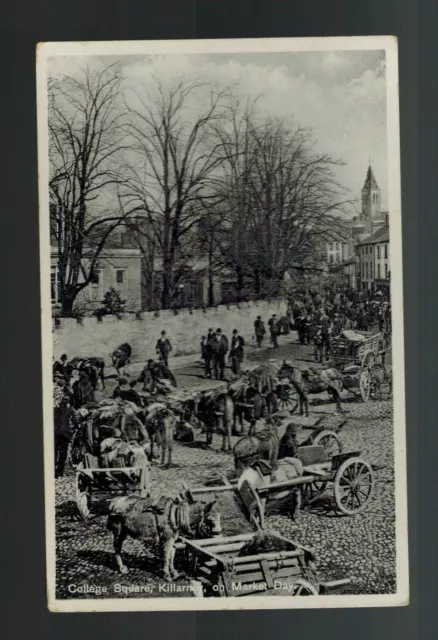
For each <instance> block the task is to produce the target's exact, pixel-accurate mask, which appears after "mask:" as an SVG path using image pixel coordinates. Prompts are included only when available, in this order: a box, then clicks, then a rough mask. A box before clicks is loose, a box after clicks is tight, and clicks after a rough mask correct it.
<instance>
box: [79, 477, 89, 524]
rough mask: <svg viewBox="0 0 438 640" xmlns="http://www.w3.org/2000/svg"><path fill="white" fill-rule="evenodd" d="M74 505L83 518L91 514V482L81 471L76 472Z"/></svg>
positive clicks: (85, 518)
mask: <svg viewBox="0 0 438 640" xmlns="http://www.w3.org/2000/svg"><path fill="white" fill-rule="evenodd" d="M76 505H77V507H78V511H79V513H80V514H81V516H82V518H83V519H84V520H88V518H89V517H90V515H91V510H90V506H91V484H90V480H89V478H87V477H86V476H84V474H83V473H80V472H79V473H77V474H76Z"/></svg>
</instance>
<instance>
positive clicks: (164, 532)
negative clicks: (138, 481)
mask: <svg viewBox="0 0 438 640" xmlns="http://www.w3.org/2000/svg"><path fill="white" fill-rule="evenodd" d="M107 529H108V530H109V531H111V532H112V533H113V536H114V540H113V542H114V551H115V554H116V562H117V566H118V569H119V571H120V572H121V573H127V572H128V568H127V567H126V565H125V564H124V563H123V560H122V555H121V554H122V546H123V542H124V540H125V539H126V537H128V536H130V537H131V538H135V539H139V540H141V541H142V542H143V544H145V546H155V547H156V546H158V547H159V549H160V552H161V556H162V560H163V574H164V578H165V579H166V580H175V579H176V578H177V577H178V575H179V574H178V573H177V571H176V570H175V567H174V559H175V542H176V540H177V538H178V536H185V537H188V538H195V539H198V538H210V537H212V536H216V535H220V534H221V533H222V526H221V513H220V510H219V507H218V505H217V500H213V502H210V503H208V504H207V503H206V502H195V501H194V500H193V498H192V497H191V495H190V494H189V492H186V495H181V496H179V497H178V498H177V499H173V498H171V497H167V496H161V498H159V499H158V500H156V501H153V500H152V499H150V498H140V497H138V496H133V495H131V496H122V497H120V496H119V497H117V498H114V499H113V500H111V502H110V504H109V515H108V520H107Z"/></svg>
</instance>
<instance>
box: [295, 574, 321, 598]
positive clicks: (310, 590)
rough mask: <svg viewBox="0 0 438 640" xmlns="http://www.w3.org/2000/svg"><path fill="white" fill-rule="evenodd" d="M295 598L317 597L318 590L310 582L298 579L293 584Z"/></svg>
mask: <svg viewBox="0 0 438 640" xmlns="http://www.w3.org/2000/svg"><path fill="white" fill-rule="evenodd" d="M292 595H293V596H317V595H318V589H317V588H316V587H315V585H313V584H312V583H311V582H309V581H308V580H304V578H298V580H296V581H295V582H294V584H293V590H292Z"/></svg>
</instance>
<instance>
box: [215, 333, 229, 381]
mask: <svg viewBox="0 0 438 640" xmlns="http://www.w3.org/2000/svg"><path fill="white" fill-rule="evenodd" d="M227 352H228V339H227V337H226V336H224V335H223V334H222V330H221V329H217V331H216V335H215V342H214V350H213V371H214V377H215V379H216V380H223V379H224V369H225V356H226V355H227Z"/></svg>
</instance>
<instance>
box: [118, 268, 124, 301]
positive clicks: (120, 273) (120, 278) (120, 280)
mask: <svg viewBox="0 0 438 640" xmlns="http://www.w3.org/2000/svg"><path fill="white" fill-rule="evenodd" d="M116 289H117V290H118V292H119V293H120V295H121V296H122V298H126V270H125V269H116Z"/></svg>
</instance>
